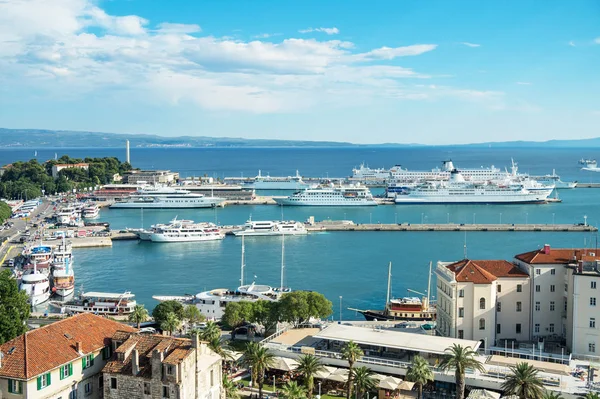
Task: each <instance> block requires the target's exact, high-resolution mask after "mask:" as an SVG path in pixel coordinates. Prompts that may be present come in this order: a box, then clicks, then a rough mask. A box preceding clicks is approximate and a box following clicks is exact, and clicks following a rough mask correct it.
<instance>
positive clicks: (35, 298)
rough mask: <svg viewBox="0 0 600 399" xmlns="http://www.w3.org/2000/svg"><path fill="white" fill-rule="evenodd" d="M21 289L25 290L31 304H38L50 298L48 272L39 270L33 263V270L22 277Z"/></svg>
mask: <svg viewBox="0 0 600 399" xmlns="http://www.w3.org/2000/svg"><path fill="white" fill-rule="evenodd" d="M19 289H20V290H22V291H25V293H26V294H27V296H28V297H29V298H28V302H29V304H30V305H31V306H37V305H40V304H42V303H44V302H46V301H47V300H48V299H50V280H49V279H48V274H47V273H45V272H40V271H38V270H37V267H36V265H35V264H34V265H33V271H32V272H31V273H29V274H25V275H23V276H22V277H21V284H20V286H19Z"/></svg>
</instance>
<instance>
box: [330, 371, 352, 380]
mask: <svg viewBox="0 0 600 399" xmlns="http://www.w3.org/2000/svg"><path fill="white" fill-rule="evenodd" d="M327 379H328V380H331V381H337V382H347V381H348V370H347V369H337V370H335V371H334V372H333V373H331V374H330V375H329V376H327Z"/></svg>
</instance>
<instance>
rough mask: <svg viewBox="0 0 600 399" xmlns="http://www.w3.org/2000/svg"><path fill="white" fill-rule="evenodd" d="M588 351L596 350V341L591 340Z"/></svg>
mask: <svg viewBox="0 0 600 399" xmlns="http://www.w3.org/2000/svg"><path fill="white" fill-rule="evenodd" d="M588 351H589V352H596V343H595V342H590V343H589V344H588Z"/></svg>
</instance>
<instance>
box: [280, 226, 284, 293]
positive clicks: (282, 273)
mask: <svg viewBox="0 0 600 399" xmlns="http://www.w3.org/2000/svg"><path fill="white" fill-rule="evenodd" d="M284 270H285V233H284V234H282V235H281V285H280V286H279V288H280V290H281V292H283V288H284V287H283V275H284Z"/></svg>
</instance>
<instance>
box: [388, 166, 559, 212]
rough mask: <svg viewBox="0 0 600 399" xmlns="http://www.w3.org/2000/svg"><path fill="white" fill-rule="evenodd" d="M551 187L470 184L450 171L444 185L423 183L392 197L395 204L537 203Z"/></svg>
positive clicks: (546, 194)
mask: <svg viewBox="0 0 600 399" xmlns="http://www.w3.org/2000/svg"><path fill="white" fill-rule="evenodd" d="M552 190H553V188H544V189H539V190H535V191H530V190H528V189H526V188H524V187H523V186H522V185H518V184H517V185H511V186H506V185H501V184H496V183H471V182H467V181H465V180H464V178H463V177H462V175H461V174H460V173H459V172H458V171H456V170H454V171H452V174H451V177H450V181H448V182H444V181H442V182H433V181H429V182H425V183H423V184H420V185H418V186H416V187H414V188H410V189H407V190H405V191H403V192H401V193H399V194H398V195H396V197H395V199H394V201H395V203H396V204H540V203H545V202H546V200H547V198H548V196H549V195H550V194H551V193H552Z"/></svg>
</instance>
